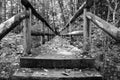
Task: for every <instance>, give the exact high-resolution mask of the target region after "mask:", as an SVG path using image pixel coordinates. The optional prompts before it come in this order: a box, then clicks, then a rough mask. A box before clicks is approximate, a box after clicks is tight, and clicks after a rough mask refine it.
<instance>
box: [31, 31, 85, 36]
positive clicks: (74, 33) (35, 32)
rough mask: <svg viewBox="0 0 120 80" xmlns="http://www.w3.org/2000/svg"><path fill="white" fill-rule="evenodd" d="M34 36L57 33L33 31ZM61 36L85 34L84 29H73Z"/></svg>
mask: <svg viewBox="0 0 120 80" xmlns="http://www.w3.org/2000/svg"><path fill="white" fill-rule="evenodd" d="M31 35H32V36H44V35H45V36H55V34H52V33H48V32H39V31H34V30H32V31H31ZM60 36H83V31H73V32H70V33H66V34H62V35H60Z"/></svg>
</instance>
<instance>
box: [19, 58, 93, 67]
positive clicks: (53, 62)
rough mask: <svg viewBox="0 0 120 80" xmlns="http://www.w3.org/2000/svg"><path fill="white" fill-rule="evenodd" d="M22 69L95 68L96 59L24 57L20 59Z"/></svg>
mask: <svg viewBox="0 0 120 80" xmlns="http://www.w3.org/2000/svg"><path fill="white" fill-rule="evenodd" d="M20 66H21V67H22V68H47V69H53V68H68V69H72V68H80V69H85V68H94V67H95V66H94V59H92V58H87V59H62V58H54V59H53V58H45V57H40V58H39V57H38V58H36V57H22V58H20Z"/></svg>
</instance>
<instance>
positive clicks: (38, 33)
mask: <svg viewBox="0 0 120 80" xmlns="http://www.w3.org/2000/svg"><path fill="white" fill-rule="evenodd" d="M31 35H32V36H44V35H46V36H55V34H51V33H47V32H38V31H31Z"/></svg>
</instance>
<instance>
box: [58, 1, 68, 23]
mask: <svg viewBox="0 0 120 80" xmlns="http://www.w3.org/2000/svg"><path fill="white" fill-rule="evenodd" d="M58 3H59V6H60V10H61V13H62V20H63V22H64V25H65V24H66V23H67V22H66V19H65V16H64V5H63V0H58Z"/></svg>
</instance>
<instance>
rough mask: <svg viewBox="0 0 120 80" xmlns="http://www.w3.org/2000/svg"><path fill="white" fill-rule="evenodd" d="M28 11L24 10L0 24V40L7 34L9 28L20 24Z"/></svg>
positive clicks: (11, 28)
mask: <svg viewBox="0 0 120 80" xmlns="http://www.w3.org/2000/svg"><path fill="white" fill-rule="evenodd" d="M27 15H28V13H27V12H26V11H24V12H22V13H19V14H17V15H15V16H13V17H11V18H10V19H8V20H6V21H5V22H3V23H1V24H0V40H1V39H2V38H3V37H4V36H5V35H7V34H8V33H9V32H10V31H11V30H13V29H14V28H15V27H16V26H17V25H19V24H20V22H22V21H23V20H24V19H25V18H27V17H28V16H27Z"/></svg>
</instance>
